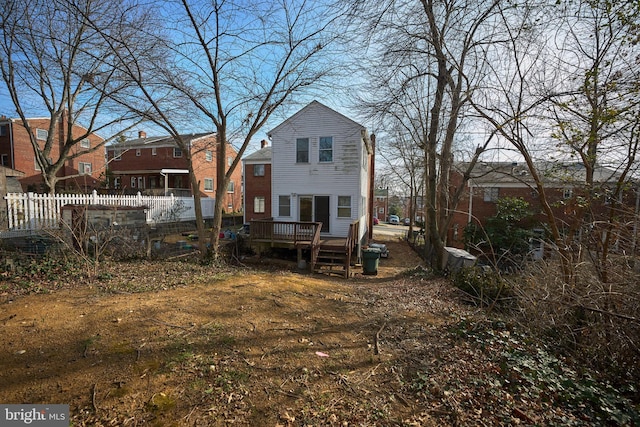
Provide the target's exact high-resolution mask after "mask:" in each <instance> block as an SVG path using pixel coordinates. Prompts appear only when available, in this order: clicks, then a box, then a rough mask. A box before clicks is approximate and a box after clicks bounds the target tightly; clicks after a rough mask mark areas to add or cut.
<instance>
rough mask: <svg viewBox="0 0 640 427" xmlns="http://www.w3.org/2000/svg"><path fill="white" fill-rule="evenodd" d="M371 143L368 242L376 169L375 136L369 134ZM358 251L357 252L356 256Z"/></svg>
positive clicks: (371, 224)
mask: <svg viewBox="0 0 640 427" xmlns="http://www.w3.org/2000/svg"><path fill="white" fill-rule="evenodd" d="M369 140H370V141H371V167H370V170H369V206H368V208H369V213H368V215H367V226H368V228H369V233H368V234H369V240H373V199H374V196H375V194H374V190H373V187H374V183H375V168H376V135H375V134H371V137H370V138H369ZM359 254H360V251H358V256H359Z"/></svg>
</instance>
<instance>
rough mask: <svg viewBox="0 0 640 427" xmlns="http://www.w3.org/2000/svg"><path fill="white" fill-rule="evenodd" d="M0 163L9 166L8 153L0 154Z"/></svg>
mask: <svg viewBox="0 0 640 427" xmlns="http://www.w3.org/2000/svg"><path fill="white" fill-rule="evenodd" d="M0 164H1V165H2V166H9V155H8V154H2V155H0Z"/></svg>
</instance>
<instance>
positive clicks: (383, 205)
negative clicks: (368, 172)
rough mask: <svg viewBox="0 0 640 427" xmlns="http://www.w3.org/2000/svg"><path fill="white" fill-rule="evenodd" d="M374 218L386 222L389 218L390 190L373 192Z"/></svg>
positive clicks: (380, 189) (382, 189)
mask: <svg viewBox="0 0 640 427" xmlns="http://www.w3.org/2000/svg"><path fill="white" fill-rule="evenodd" d="M373 217H374V218H378V219H379V220H380V221H386V220H387V219H388V217H389V189H388V188H376V189H375V190H373Z"/></svg>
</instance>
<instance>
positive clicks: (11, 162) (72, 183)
mask: <svg viewBox="0 0 640 427" xmlns="http://www.w3.org/2000/svg"><path fill="white" fill-rule="evenodd" d="M64 117H65V116H64V115H63V116H62V117H61V119H60V121H59V122H58V123H53V126H50V125H51V120H50V119H47V118H32V119H27V120H28V124H29V126H30V127H31V128H32V130H33V133H34V135H33V136H34V137H35V140H36V142H37V143H38V144H40V147H42V148H43V147H44V144H45V142H46V140H47V138H48V136H49V132H53V145H52V147H51V153H50V156H49V161H50V162H52V163H53V162H56V161H57V160H58V159H59V157H60V152H61V151H62V149H63V147H64V143H65V141H66V139H67V136H68V134H67V132H68V130H67V126H66V121H65V118H64ZM71 132H72V135H71V136H72V137H73V138H82V139H81V140H80V142H79V143H77V144H76V145H75V146H74V147H73V148H72V149H71V153H70V154H71V155H76V154H79V155H78V156H77V157H74V158H69V159H67V161H66V162H65V163H64V166H63V167H62V168H61V169H60V171H59V172H58V174H57V176H58V177H60V178H65V177H69V178H65V179H62V180H60V181H59V182H58V183H57V187H56V191H63V190H67V191H78V190H80V191H90V190H93V189H96V188H100V187H101V186H102V180H103V178H104V173H105V158H104V150H102V149H100V148H99V149H95V147H96V146H99V145H100V144H103V142H104V140H103V139H102V138H101V137H100V136H98V135H96V134H94V133H90V132H88V131H87V129H85V128H83V127H82V126H79V125H74V126H73V128H72V131H71ZM92 148H94V150H93V151H91V149H92ZM0 165H2V166H5V167H8V168H11V169H15V170H17V171H20V172H22V173H23V175H22V176H21V177H20V178H18V180H19V182H20V184H21V185H22V188H23V190H24V191H34V192H43V191H44V181H43V179H42V174H41V171H40V167H39V165H38V163H37V162H36V156H35V153H34V151H33V146H32V145H31V139H30V137H29V133H28V132H27V129H26V128H25V126H24V125H23V123H22V120H21V119H11V118H6V117H0Z"/></svg>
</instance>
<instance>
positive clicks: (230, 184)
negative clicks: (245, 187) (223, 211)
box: [227, 181, 236, 193]
mask: <svg viewBox="0 0 640 427" xmlns="http://www.w3.org/2000/svg"><path fill="white" fill-rule="evenodd" d="M235 188H236V186H235V183H234V182H233V181H229V186H228V187H227V193H233V192H234V190H235Z"/></svg>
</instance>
